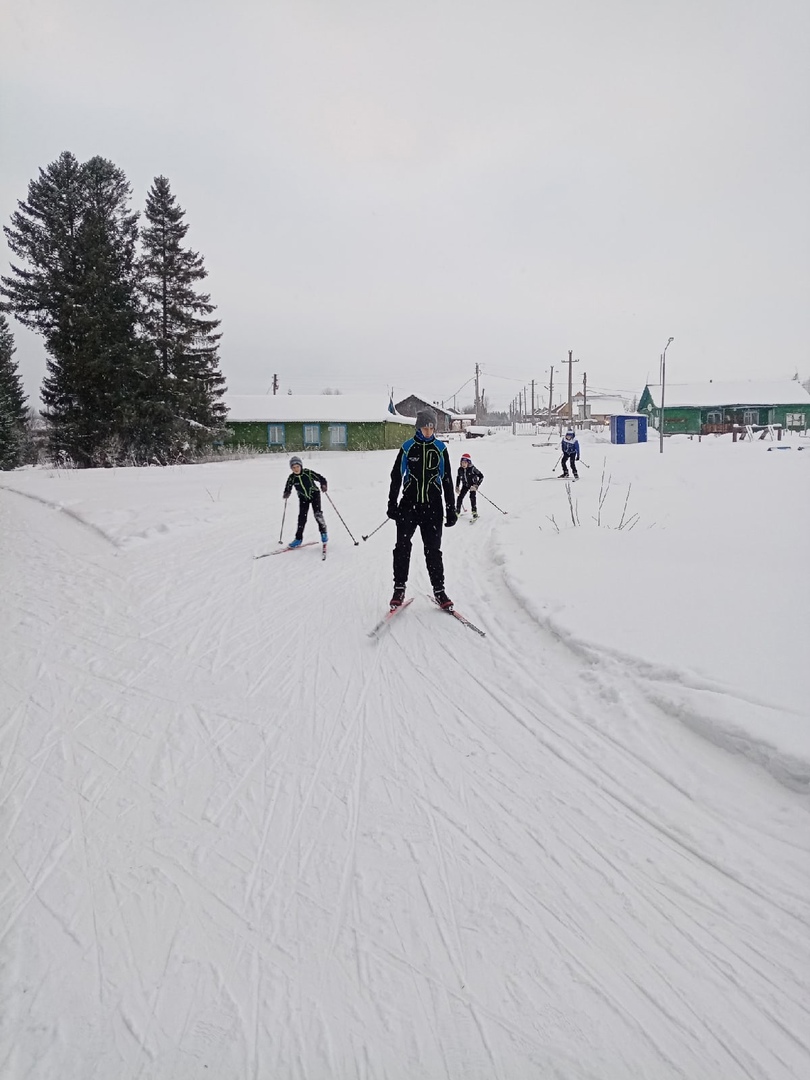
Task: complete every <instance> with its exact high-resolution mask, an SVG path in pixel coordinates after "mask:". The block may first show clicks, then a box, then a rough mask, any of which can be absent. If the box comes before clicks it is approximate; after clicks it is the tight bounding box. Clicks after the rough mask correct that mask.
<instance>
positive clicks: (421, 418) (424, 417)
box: [416, 409, 436, 428]
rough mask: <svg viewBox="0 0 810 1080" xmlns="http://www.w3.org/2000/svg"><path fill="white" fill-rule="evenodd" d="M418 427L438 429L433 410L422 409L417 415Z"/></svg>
mask: <svg viewBox="0 0 810 1080" xmlns="http://www.w3.org/2000/svg"><path fill="white" fill-rule="evenodd" d="M416 426H417V427H418V428H422V427H432V428H435V427H436V413H435V412H434V411H433V409H420V410H419V412H418V413H417V414H416Z"/></svg>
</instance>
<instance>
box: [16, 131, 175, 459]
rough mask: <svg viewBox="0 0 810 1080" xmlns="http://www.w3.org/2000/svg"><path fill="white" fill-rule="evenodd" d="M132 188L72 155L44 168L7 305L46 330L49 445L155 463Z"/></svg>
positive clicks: (27, 205) (23, 228) (25, 208)
mask: <svg viewBox="0 0 810 1080" xmlns="http://www.w3.org/2000/svg"><path fill="white" fill-rule="evenodd" d="M130 192H131V189H130V186H129V183H128V182H127V179H126V176H125V175H124V173H123V172H122V171H121V169H119V168H117V167H116V166H115V165H114V164H113V163H112V162H111V161H107V160H106V159H104V158H101V157H94V158H91V159H90V160H89V161H87V162H85V163H84V164H80V163H79V162H78V161H77V160H76V158H75V157H74V156H73V154H71V153H69V152H67V151H65V152H64V153H62V154H61V155H60V156H59V158H58V159H57V160H56V161H55V162H53V163H52V164H50V165H48V166H47V168H45V169H40V174H39V177H38V179H36V180H32V181H31V183H30V184H29V186H28V199H27V201H26V202H20V203H18V207H19V209H18V210H17V212H16V213H14V214H13V215H12V218H11V225H10V227H7V228H5V230H4V231H5V234H6V237H7V240H8V244H9V247H10V248H11V250H12V252H13V253H14V254H15V255H16V256H18V257H19V258H20V259H22V260H23V261H24V263H25V264H26V265H25V266H22V267H20V266H15V265H12V268H11V276H10V277H7V278H3V279H2V287H1V288H0V294H2V295H3V296H4V297H5V298H6V302H5V304H4V305H3V306H4V308H5V309H6V310H7V311H11V312H13V313H14V315H15V316H16V317H17V318H18V319H19V320H20V322H22V323H23V324H24V325H25V326H28V327H30V328H31V329H33V330H36V331H37V332H38V333H40V334H42V336H43V338H44V341H45V347H46V351H47V354H48V359H47V374H46V377H45V380H44V383H43V388H42V400H43V402H44V404H45V410H44V413H43V415H44V416H45V418H46V420H47V422H48V426H49V447H50V451H51V454H52V455H53V456H54V457H58V458H65V457H67V458H69V459H70V460H72V461H73V462H74V463H75V464H77V465H81V466H89V465H111V464H115V463H122V462H126V461H133V462H134V461H139V460H146V459H147V458H148V457H149V456H150V454H151V453H152V452H153V449H154V446H155V443H156V442H157V443H160V442H161V431H160V427H161V421H160V406H161V398H162V395H161V391H160V382H161V379H160V372H159V370H158V369H157V367H156V366H155V365H153V364H152V363H151V358H150V354H149V351H148V350H147V349H146V348H145V346H144V344H143V342H142V341H141V340H140V339H139V337H138V333H137V329H138V319H139V298H138V290H137V283H136V273H135V259H136V250H135V245H136V241H137V224H136V222H137V214H133V213H131V212H130V209H129V197H130Z"/></svg>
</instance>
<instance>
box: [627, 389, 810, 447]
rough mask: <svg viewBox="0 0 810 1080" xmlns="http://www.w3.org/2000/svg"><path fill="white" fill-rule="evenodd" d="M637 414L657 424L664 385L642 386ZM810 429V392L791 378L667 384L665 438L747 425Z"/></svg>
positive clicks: (721, 430)
mask: <svg viewBox="0 0 810 1080" xmlns="http://www.w3.org/2000/svg"><path fill="white" fill-rule="evenodd" d="M638 411H639V412H640V413H643V414H644V415H645V416H647V418H648V420H649V421H650V422H651V423H652V424H653V425H654V426H656V427H657V426H658V423H659V418H660V414H661V386H660V385H659V384H654V385H650V384H648V385H647V386H645V387H644V393H643V394H642V395H641V398H640V400H639V403H638ZM770 424H774V425H780V426H781V427H784V428H788V429H794V430H796V429H798V430H801V429H805V428H807V427H808V425H810V394H808V392H807V391H806V390H805V389H804V387H803V386H802V385H801V383H798V382H795V381H793V380H792V379H785V380H782V381H778V382H706V383H674V384H672V385H670V384H669V383H667V384H666V387H665V393H664V434H665V435H675V434H677V433H679V432H684V433H685V434H690V435H692V434H694V435H709V434H711V433H713V432H715V433H723V432H728V431H733V430H734V429H735V428H741V427H747V426H749V425H750V426H754V427H760V426H766V425H770Z"/></svg>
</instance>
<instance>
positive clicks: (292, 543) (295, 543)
mask: <svg viewBox="0 0 810 1080" xmlns="http://www.w3.org/2000/svg"><path fill="white" fill-rule="evenodd" d="M303 542H304V541H303V540H299V539H298V537H297V536H296V538H295V540H291V541H290V542H289V544H287V547H301V545H302V544H303Z"/></svg>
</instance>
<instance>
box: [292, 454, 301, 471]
mask: <svg viewBox="0 0 810 1080" xmlns="http://www.w3.org/2000/svg"><path fill="white" fill-rule="evenodd" d="M293 465H300V466H301V468H302V469H303V467H304V463H303V461H302V460H301V458H300V457H297V456H296V455H295V454H293V456H292V457H291V458H290V468H292V467H293Z"/></svg>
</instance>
